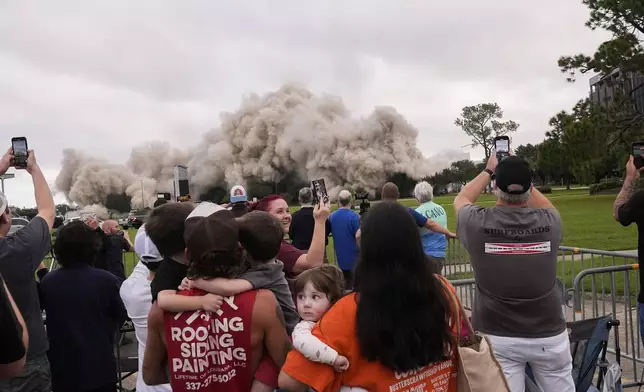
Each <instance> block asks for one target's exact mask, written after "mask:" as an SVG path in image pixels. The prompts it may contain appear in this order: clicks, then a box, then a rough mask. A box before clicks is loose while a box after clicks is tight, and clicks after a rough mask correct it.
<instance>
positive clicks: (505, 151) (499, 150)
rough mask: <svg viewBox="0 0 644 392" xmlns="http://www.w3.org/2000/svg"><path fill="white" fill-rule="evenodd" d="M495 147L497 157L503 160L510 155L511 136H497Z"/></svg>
mask: <svg viewBox="0 0 644 392" xmlns="http://www.w3.org/2000/svg"><path fill="white" fill-rule="evenodd" d="M494 149H495V150H496V159H497V160H498V161H499V162H501V160H503V159H504V158H507V157H509V156H510V137H509V136H497V137H495V138H494Z"/></svg>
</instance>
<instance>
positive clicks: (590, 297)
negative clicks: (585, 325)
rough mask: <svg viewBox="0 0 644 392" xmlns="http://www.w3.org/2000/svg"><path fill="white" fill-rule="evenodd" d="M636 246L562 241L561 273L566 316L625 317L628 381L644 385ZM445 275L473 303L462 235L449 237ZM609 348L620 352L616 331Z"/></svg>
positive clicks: (623, 351) (622, 341)
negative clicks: (584, 245)
mask: <svg viewBox="0 0 644 392" xmlns="http://www.w3.org/2000/svg"><path fill="white" fill-rule="evenodd" d="M637 261H638V257H637V252H628V251H605V250H598V249H587V248H576V247H568V246H560V247H559V251H558V257H557V277H558V279H559V280H560V282H561V284H562V286H563V287H562V288H561V290H562V294H563V298H562V299H563V301H564V303H565V304H566V305H567V306H564V307H563V311H564V313H565V315H566V320H567V321H577V320H583V319H587V318H595V317H601V316H605V315H612V317H613V318H615V319H618V320H619V321H620V323H621V327H620V330H619V332H620V336H619V345H620V348H621V358H622V361H621V363H622V369H623V378H624V380H625V387H633V386H641V385H644V383H642V381H643V380H644V358H641V356H642V343H641V338H640V336H641V335H640V332H641V331H640V325H639V322H638V321H639V312H638V308H637V294H638V291H639V274H638V273H635V271H636V270H637V269H638V264H635V263H637ZM443 275H444V276H445V277H446V278H447V279H449V280H450V282H451V283H452V285H453V286H454V287H455V288H456V291H457V294H458V295H459V298H460V299H461V301H462V303H463V306H465V307H466V308H470V309H471V308H472V304H473V302H474V299H475V296H476V290H475V280H474V273H473V270H472V268H471V265H470V263H469V255H468V253H467V251H466V250H465V249H464V247H463V245H462V244H461V243H460V242H459V241H458V240H450V241H449V243H448V249H447V251H446V260H445V266H444V268H443ZM608 351H609V353H611V354H612V355H615V342H614V337H613V336H611V339H610V341H609V350H608Z"/></svg>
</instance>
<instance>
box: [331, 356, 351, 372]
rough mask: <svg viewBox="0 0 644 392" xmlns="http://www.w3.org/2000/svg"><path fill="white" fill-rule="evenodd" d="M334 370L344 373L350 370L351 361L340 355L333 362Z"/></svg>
mask: <svg viewBox="0 0 644 392" xmlns="http://www.w3.org/2000/svg"><path fill="white" fill-rule="evenodd" d="M333 368H334V369H335V371H336V372H344V371H345V370H347V369H349V360H348V359H347V358H346V357H343V356H342V355H338V357H337V358H336V359H335V361H333Z"/></svg>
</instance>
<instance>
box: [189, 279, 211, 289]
mask: <svg viewBox="0 0 644 392" xmlns="http://www.w3.org/2000/svg"><path fill="white" fill-rule="evenodd" d="M205 282H206V281H205V280H204V279H201V278H198V279H195V280H191V281H190V288H191V289H199V290H203V291H208V290H206V289H205V287H204V286H206V285H207V284H206V285H204V283H205Z"/></svg>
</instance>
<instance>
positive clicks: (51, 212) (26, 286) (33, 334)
mask: <svg viewBox="0 0 644 392" xmlns="http://www.w3.org/2000/svg"><path fill="white" fill-rule="evenodd" d="M21 139H24V138H21ZM25 145H26V141H25ZM14 164H15V157H14V149H13V148H9V149H8V150H7V152H6V153H5V154H4V156H3V157H2V158H1V159H0V175H1V174H4V173H6V172H7V170H9V168H10V167H12V166H13V165H14ZM17 169H19V170H23V167H22V166H20V167H17ZM24 170H26V171H27V173H29V174H30V175H31V178H32V180H33V184H34V190H35V199H36V207H37V209H38V215H36V216H35V217H34V218H33V219H32V220H31V221H29V224H28V225H27V226H25V227H23V228H22V229H20V230H18V231H17V232H15V233H13V234H12V235H8V233H9V229H10V228H11V218H12V215H11V209H10V208H9V204H8V202H7V198H6V197H5V196H4V195H3V194H2V193H0V274H2V277H3V278H4V280H5V282H6V284H7V287H8V288H9V291H10V292H11V295H12V296H13V299H14V300H15V302H16V305H17V306H18V309H19V310H20V313H22V316H23V317H24V320H25V325H26V327H27V331H28V332H29V342H30V343H29V348H28V350H27V358H26V363H25V366H24V368H23V369H22V370H21V371H20V373H19V374H18V375H16V376H15V377H13V378H10V379H8V380H4V381H0V391H3V392H5V391H6V392H50V391H51V373H50V366H49V360H48V359H47V350H48V349H49V343H48V341H47V333H46V332H45V325H44V323H43V319H42V315H41V311H40V300H39V298H38V289H37V286H36V279H35V276H36V271H37V270H38V268H39V267H40V263H41V262H42V260H43V259H44V258H45V255H47V254H48V253H49V251H50V249H51V234H50V232H51V229H52V227H53V225H54V219H55V217H56V206H55V204H54V198H53V197H52V194H51V190H50V189H49V185H48V184H47V179H45V175H44V174H43V172H42V170H41V169H40V167H39V166H38V163H37V162H36V155H35V153H34V151H33V150H28V152H27V160H26V166H25V167H24ZM3 349H4V348H3V347H0V351H2V350H3Z"/></svg>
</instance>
